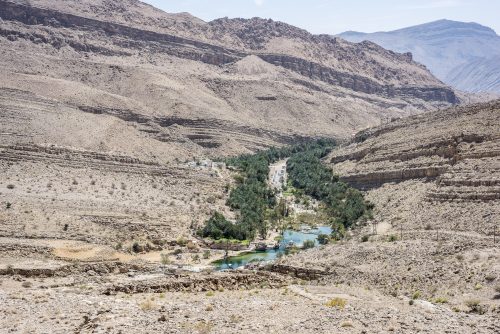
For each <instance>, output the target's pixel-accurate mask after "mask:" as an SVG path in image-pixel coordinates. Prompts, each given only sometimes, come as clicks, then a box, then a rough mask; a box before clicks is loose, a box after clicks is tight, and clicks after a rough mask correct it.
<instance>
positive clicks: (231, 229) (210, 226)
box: [198, 212, 249, 240]
mask: <svg viewBox="0 0 500 334" xmlns="http://www.w3.org/2000/svg"><path fill="white" fill-rule="evenodd" d="M198 234H199V235H200V236H201V237H203V238H212V239H215V240H220V239H235V240H245V239H247V237H248V234H249V233H248V231H247V230H246V229H245V228H244V227H243V226H242V225H241V224H233V223H231V222H230V221H228V220H227V219H226V217H224V215H223V214H222V213H220V212H215V213H214V214H213V215H212V217H210V219H209V220H208V221H207V222H206V223H205V227H203V229H202V230H201V231H199V232H198Z"/></svg>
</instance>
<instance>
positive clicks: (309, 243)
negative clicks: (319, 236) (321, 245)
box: [302, 240, 316, 249]
mask: <svg viewBox="0 0 500 334" xmlns="http://www.w3.org/2000/svg"><path fill="white" fill-rule="evenodd" d="M315 244H316V243H315V242H314V240H305V241H304V243H303V244H302V248H303V249H309V248H313V247H314V246H315Z"/></svg>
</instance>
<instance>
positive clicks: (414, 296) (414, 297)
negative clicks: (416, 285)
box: [411, 291, 421, 299]
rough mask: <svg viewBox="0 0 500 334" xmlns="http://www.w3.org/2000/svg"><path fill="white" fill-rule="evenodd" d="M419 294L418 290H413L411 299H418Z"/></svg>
mask: <svg viewBox="0 0 500 334" xmlns="http://www.w3.org/2000/svg"><path fill="white" fill-rule="evenodd" d="M420 295H421V293H420V291H415V292H414V293H413V296H412V297H411V298H412V299H419V298H420Z"/></svg>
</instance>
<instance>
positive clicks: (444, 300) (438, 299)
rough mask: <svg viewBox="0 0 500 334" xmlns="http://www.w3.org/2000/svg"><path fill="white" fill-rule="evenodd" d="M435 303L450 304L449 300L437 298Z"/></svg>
mask: <svg viewBox="0 0 500 334" xmlns="http://www.w3.org/2000/svg"><path fill="white" fill-rule="evenodd" d="M434 303H435V304H446V303H448V299H446V298H444V297H437V298H436V299H434Z"/></svg>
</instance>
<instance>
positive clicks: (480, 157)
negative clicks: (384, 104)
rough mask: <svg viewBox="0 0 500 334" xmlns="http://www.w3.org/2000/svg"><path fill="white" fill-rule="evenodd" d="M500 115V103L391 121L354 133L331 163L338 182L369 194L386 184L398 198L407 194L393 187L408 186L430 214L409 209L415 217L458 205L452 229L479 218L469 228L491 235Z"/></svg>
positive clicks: (499, 174) (499, 172) (498, 180)
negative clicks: (473, 225) (368, 191)
mask: <svg viewBox="0 0 500 334" xmlns="http://www.w3.org/2000/svg"><path fill="white" fill-rule="evenodd" d="M499 111H500V101H499V100H497V101H494V102H491V103H488V104H477V105H472V106H467V107H458V108H451V109H448V110H443V111H439V112H436V113H431V114H424V115H419V116H415V117H410V118H408V119H402V120H398V121H394V122H391V123H389V124H386V125H384V126H381V127H378V128H374V129H370V130H367V131H364V132H361V133H359V134H358V135H357V136H356V138H355V141H356V142H355V143H353V144H351V145H348V146H346V147H343V148H341V149H339V150H336V151H335V152H333V153H332V154H331V156H330V157H329V162H330V163H331V166H332V167H333V169H334V171H335V173H337V174H339V175H340V176H341V179H343V180H344V181H346V182H348V183H350V184H352V185H353V186H355V187H358V188H360V189H364V190H370V189H372V190H371V192H373V193H374V194H375V193H377V192H384V191H387V190H388V189H390V188H391V187H393V188H397V189H398V190H397V191H396V189H395V190H394V191H395V194H396V193H398V194H399V192H404V189H402V188H401V186H396V185H395V184H396V183H402V184H405V182H409V183H408V184H412V186H409V187H408V192H414V191H416V192H417V193H418V194H420V195H421V196H422V199H423V200H424V201H423V202H422V203H423V204H425V206H426V207H427V210H428V212H426V213H424V212H418V210H417V209H416V208H414V209H412V212H413V211H415V214H416V217H424V216H425V217H431V216H432V212H434V213H436V214H437V212H438V211H439V212H441V213H442V212H444V211H447V210H448V209H449V210H450V212H451V211H452V207H461V209H460V211H459V212H461V213H460V214H459V213H457V212H456V213H454V214H453V216H456V221H454V223H456V224H457V226H461V228H465V229H469V228H472V226H471V224H470V223H468V222H467V219H473V218H472V217H474V216H476V217H483V219H481V224H480V225H481V226H476V227H474V228H478V229H479V230H481V231H483V232H484V233H493V228H494V220H495V218H494V217H498V214H499V209H500V208H499V207H498V205H497V204H498V200H499V199H500V169H499V166H500V136H499V124H500V112H499ZM419 183H420V184H421V185H422V186H421V187H420V188H419V189H418V190H417V189H416V188H415V187H416V185H417V184H419ZM402 187H403V188H404V186H402ZM407 195H408V194H407ZM407 195H405V194H399V197H400V198H406V197H407ZM416 202H418V201H416ZM399 209H401V208H399ZM393 210H394V212H395V213H396V211H397V210H398V207H397V206H396V207H394V208H393ZM464 210H465V211H466V213H465V214H464ZM402 211H404V210H402ZM488 217H489V218H488ZM423 221H425V219H424V218H422V224H424V223H423ZM452 223H453V222H452V219H444V221H443V224H452Z"/></svg>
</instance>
